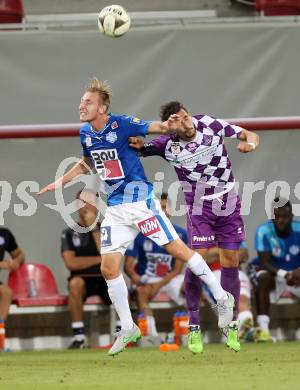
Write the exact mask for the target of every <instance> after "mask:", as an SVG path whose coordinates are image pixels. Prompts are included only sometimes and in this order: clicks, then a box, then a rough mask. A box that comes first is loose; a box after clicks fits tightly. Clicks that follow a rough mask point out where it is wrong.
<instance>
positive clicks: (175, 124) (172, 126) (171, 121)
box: [148, 114, 181, 135]
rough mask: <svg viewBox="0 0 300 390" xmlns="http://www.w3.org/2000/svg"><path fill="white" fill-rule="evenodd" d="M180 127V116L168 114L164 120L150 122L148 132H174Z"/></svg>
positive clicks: (163, 133)
mask: <svg viewBox="0 0 300 390" xmlns="http://www.w3.org/2000/svg"><path fill="white" fill-rule="evenodd" d="M180 127H181V122H180V118H179V116H178V115H176V114H173V115H170V116H169V118H168V120H166V121H165V122H151V123H150V125H149V128H148V134H162V135H167V134H171V133H175V132H176V130H177V129H179V128H180Z"/></svg>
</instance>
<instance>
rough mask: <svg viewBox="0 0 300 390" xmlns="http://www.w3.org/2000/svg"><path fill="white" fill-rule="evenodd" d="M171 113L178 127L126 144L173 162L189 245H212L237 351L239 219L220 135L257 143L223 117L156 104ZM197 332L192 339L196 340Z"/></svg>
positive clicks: (191, 291) (194, 300)
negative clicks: (231, 306) (230, 300)
mask: <svg viewBox="0 0 300 390" xmlns="http://www.w3.org/2000/svg"><path fill="white" fill-rule="evenodd" d="M174 114H176V115H177V116H178V117H179V120H180V122H181V126H182V130H180V131H177V133H176V134H172V135H168V136H161V137H159V138H156V139H154V140H152V141H151V142H150V143H145V144H144V142H143V141H142V140H139V139H137V138H135V137H132V138H130V139H129V143H130V145H131V146H132V147H135V148H137V149H139V150H140V152H141V154H142V155H143V156H153V155H159V156H161V157H163V158H164V159H165V160H166V161H167V162H169V163H170V164H171V165H173V166H174V168H175V171H176V173H177V176H178V178H179V180H180V181H181V183H184V184H183V185H184V186H185V188H184V196H185V203H186V205H187V226H188V237H189V245H190V247H191V248H192V249H194V250H195V251H197V252H198V253H199V254H201V255H202V256H203V257H204V258H206V256H207V253H208V250H209V249H210V248H212V247H215V246H217V247H218V248H219V249H218V250H219V257H220V263H221V267H222V268H221V285H222V287H223V288H224V289H225V290H226V291H228V292H229V293H231V294H232V295H233V297H234V300H235V310H234V317H233V320H234V321H232V323H231V324H230V326H229V327H228V330H227V333H228V338H227V345H228V347H229V348H231V349H234V350H235V351H238V350H240V344H239V340H238V331H239V330H238V322H237V321H236V320H237V317H238V306H239V298H240V281H239V269H238V267H239V255H238V252H239V248H240V243H241V242H242V241H243V240H244V239H245V232H244V223H243V220H242V217H241V215H240V207H241V204H240V199H239V196H238V194H237V192H236V191H235V188H234V185H235V179H234V176H233V173H232V169H231V162H230V160H229V158H228V154H227V150H226V147H225V145H224V137H229V138H237V139H239V140H240V142H239V144H238V150H239V151H240V152H242V153H248V152H252V151H253V150H254V149H255V148H256V147H257V146H258V144H259V139H258V136H257V135H256V134H255V133H252V132H250V131H248V130H245V129H242V128H241V127H239V126H235V125H230V124H229V123H227V122H226V121H224V120H223V119H216V118H212V117H210V116H208V115H195V116H192V115H191V114H190V113H189V111H188V110H187V109H186V108H185V107H184V106H183V104H182V103H180V102H178V101H172V102H169V103H167V104H165V105H164V106H162V107H161V119H162V120H165V119H166V118H168V117H169V116H170V115H174ZM186 272H187V274H186V275H185V283H186V284H185V294H186V299H187V303H188V302H189V300H190V301H191V304H190V305H189V303H188V306H194V305H199V291H198V289H197V288H193V284H197V285H198V280H197V278H195V277H194V275H193V274H192V273H190V272H188V271H186ZM199 338H200V335H197V337H196V338H194V337H193V338H192V339H191V341H192V340H193V339H195V341H196V340H199Z"/></svg>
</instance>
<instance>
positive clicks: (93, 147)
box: [80, 114, 153, 206]
mask: <svg viewBox="0 0 300 390" xmlns="http://www.w3.org/2000/svg"><path fill="white" fill-rule="evenodd" d="M150 123H151V122H148V121H144V120H141V119H139V118H135V117H132V116H126V115H114V114H109V119H108V121H107V123H106V124H105V126H104V128H103V130H101V131H94V129H93V127H92V126H91V124H90V123H85V124H84V125H83V126H82V127H81V129H80V140H81V145H82V148H83V155H84V156H85V157H90V158H91V159H92V160H93V163H94V166H95V169H96V171H97V173H98V174H99V176H100V178H101V179H102V180H104V182H105V184H106V186H105V187H106V191H107V195H108V196H107V204H108V206H114V205H117V204H122V203H132V202H137V201H142V200H149V199H151V198H152V197H153V186H152V184H151V183H150V182H149V181H148V180H147V177H146V175H145V172H144V168H143V165H142V163H141V161H140V158H139V155H138V151H137V150H135V149H133V148H130V147H129V145H128V137H132V136H145V135H146V134H147V132H148V127H149V125H150Z"/></svg>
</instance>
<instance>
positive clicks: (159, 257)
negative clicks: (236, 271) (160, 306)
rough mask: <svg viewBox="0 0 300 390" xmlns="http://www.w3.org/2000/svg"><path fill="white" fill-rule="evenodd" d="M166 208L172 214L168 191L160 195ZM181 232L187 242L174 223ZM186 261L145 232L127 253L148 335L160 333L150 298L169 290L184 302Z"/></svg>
mask: <svg viewBox="0 0 300 390" xmlns="http://www.w3.org/2000/svg"><path fill="white" fill-rule="evenodd" d="M160 204H161V208H162V210H163V212H164V213H165V214H166V215H167V217H169V210H168V194H167V193H163V194H162V195H161V198H160ZM173 226H174V228H175V230H176V232H177V233H178V236H179V237H180V238H181V239H182V241H183V242H185V243H187V233H186V230H185V229H183V228H182V227H180V226H178V225H175V224H173ZM182 270H183V262H182V261H180V260H177V259H174V258H173V257H172V256H171V255H170V254H169V253H168V252H167V251H166V250H165V249H164V248H162V247H160V246H158V245H157V244H155V243H154V242H153V241H152V240H150V239H149V238H147V237H145V236H144V235H143V234H142V233H140V234H138V236H137V237H136V239H135V240H134V243H133V245H132V246H131V247H130V248H129V249H127V251H126V253H125V272H126V274H127V275H128V276H129V277H130V280H131V282H132V284H134V285H136V286H137V287H136V299H137V305H138V310H139V313H140V314H141V315H144V316H145V318H146V321H147V330H148V335H149V336H158V333H157V329H156V324H155V318H154V316H153V312H152V310H151V308H150V307H149V302H151V300H152V299H153V298H154V297H155V296H156V295H157V294H158V293H159V292H164V293H166V294H167V295H168V296H169V298H170V299H171V300H172V301H173V302H175V303H176V304H177V305H179V306H181V305H184V304H185V297H184V295H183V277H184V275H183V273H182Z"/></svg>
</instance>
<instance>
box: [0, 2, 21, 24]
mask: <svg viewBox="0 0 300 390" xmlns="http://www.w3.org/2000/svg"><path fill="white" fill-rule="evenodd" d="M23 16H24V11H23V4H22V0H1V1H0V23H21V22H22V19H23Z"/></svg>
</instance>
